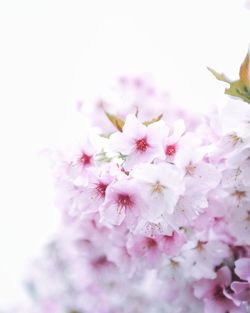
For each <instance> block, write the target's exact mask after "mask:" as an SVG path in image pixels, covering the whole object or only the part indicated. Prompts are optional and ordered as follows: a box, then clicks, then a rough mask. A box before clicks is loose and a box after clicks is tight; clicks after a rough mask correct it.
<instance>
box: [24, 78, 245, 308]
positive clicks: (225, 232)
mask: <svg viewBox="0 0 250 313" xmlns="http://www.w3.org/2000/svg"><path fill="white" fill-rule="evenodd" d="M120 83H121V86H122V91H123V95H124V89H126V92H127V94H129V95H130V97H129V98H128V99H129V103H130V105H128V103H126V102H125V103H124V105H123V106H122V101H121V102H120V103H121V105H120V107H119V112H120V113H119V116H118V115H117V108H116V102H115V103H114V104H113V106H112V103H111V102H108V101H107V100H102V101H101V103H102V105H101V106H97V107H96V108H95V111H94V116H93V117H92V121H93V123H94V125H93V126H95V127H94V128H93V129H90V131H89V132H88V134H86V133H84V134H82V141H81V144H80V146H77V147H76V149H74V150H73V151H71V150H70V151H69V150H67V151H64V152H63V153H62V152H60V153H57V154H56V155H55V159H56V162H55V165H56V166H55V177H56V189H57V192H58V195H57V205H58V207H60V209H61V211H62V216H63V223H62V224H63V225H62V228H61V231H60V233H59V234H58V238H57V239H56V240H55V242H54V243H53V244H51V246H50V247H49V248H48V251H47V257H45V258H44V260H40V261H39V264H36V266H35V267H34V271H33V272H32V273H31V277H30V280H29V283H28V286H29V288H30V290H32V293H33V295H34V299H35V300H36V301H37V303H38V305H37V306H36V309H35V310H34V309H32V313H33V312H37V313H45V312H46V313H62V312H65V313H85V312H86V313H89V312H94V313H95V312H96V313H135V312H149V313H160V312H164V313H166V312H169V313H184V312H185V313H188V312H190V313H194V312H195V313H199V312H200V313H203V312H204V313H211V312H214V313H246V312H250V311H249V306H250V180H249V176H250V132H249V130H250V106H249V105H248V104H246V103H244V102H240V101H238V102H237V101H233V100H232V101H231V102H230V103H229V104H228V105H227V106H226V107H225V109H224V110H223V112H222V113H221V114H215V115H211V116H202V117H196V116H192V115H190V114H189V113H187V112H185V111H183V110H181V109H176V108H175V107H174V106H173V105H172V104H169V103H170V100H169V99H168V98H166V97H162V96H160V94H159V93H158V92H157V91H156V90H154V89H153V88H152V87H150V86H149V85H148V84H147V83H146V82H144V81H143V80H140V79H134V80H129V79H125V78H123V79H122V80H121V82H120ZM125 98H126V97H125ZM105 103H108V112H112V113H113V112H115V113H116V115H111V114H110V113H106V114H105V111H106V110H107V107H105ZM144 103H146V105H145V107H144ZM134 104H136V106H135V105H134ZM148 104H150V105H148ZM122 108H123V110H122ZM128 108H129V109H130V113H129V112H127V110H128ZM99 113H100V114H99ZM97 115H98V120H97V118H96V117H97ZM107 117H108V118H107ZM124 117H125V118H124ZM108 119H109V120H110V121H111V122H112V123H110V126H109V127H107V124H106V122H107V121H108ZM112 124H113V125H112ZM96 126H99V129H97V128H96ZM26 311H27V312H28V309H27V310H26Z"/></svg>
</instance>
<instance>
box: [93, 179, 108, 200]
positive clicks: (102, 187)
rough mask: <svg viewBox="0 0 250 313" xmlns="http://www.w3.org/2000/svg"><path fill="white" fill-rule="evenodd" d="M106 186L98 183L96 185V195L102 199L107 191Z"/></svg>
mask: <svg viewBox="0 0 250 313" xmlns="http://www.w3.org/2000/svg"><path fill="white" fill-rule="evenodd" d="M107 186H108V185H107V184H104V183H103V182H99V183H98V184H97V185H96V191H97V194H98V195H99V196H100V197H102V198H104V197H105V193H106V189H107Z"/></svg>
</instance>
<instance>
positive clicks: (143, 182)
mask: <svg viewBox="0 0 250 313" xmlns="http://www.w3.org/2000/svg"><path fill="white" fill-rule="evenodd" d="M131 175H132V177H134V178H135V180H136V181H138V184H140V187H141V193H142V194H143V198H144V199H145V200H146V202H147V206H148V210H147V211H145V212H143V216H144V218H145V219H148V220H149V221H151V222H154V221H157V220H158V219H159V218H160V217H161V216H162V215H164V214H166V213H168V214H172V213H173V212H174V208H175V206H176V203H177V201H178V198H179V196H180V194H182V193H183V192H184V185H183V184H182V182H181V175H180V173H179V171H178V169H177V168H176V167H175V166H174V165H171V164H168V163H158V164H141V165H139V166H137V167H134V168H133V170H132V173H131Z"/></svg>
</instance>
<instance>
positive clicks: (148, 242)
mask: <svg viewBox="0 0 250 313" xmlns="http://www.w3.org/2000/svg"><path fill="white" fill-rule="evenodd" d="M145 244H146V247H147V248H148V249H154V248H156V247H157V242H156V240H154V239H153V238H149V237H146V238H145Z"/></svg>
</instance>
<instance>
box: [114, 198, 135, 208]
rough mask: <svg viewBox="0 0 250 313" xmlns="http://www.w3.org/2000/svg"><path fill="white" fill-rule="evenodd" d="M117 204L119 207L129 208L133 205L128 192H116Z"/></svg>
mask: <svg viewBox="0 0 250 313" xmlns="http://www.w3.org/2000/svg"><path fill="white" fill-rule="evenodd" d="M117 204H118V206H119V207H121V208H125V209H127V208H131V207H132V206H133V204H134V203H133V201H132V199H131V197H130V196H129V195H128V194H118V197H117Z"/></svg>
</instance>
